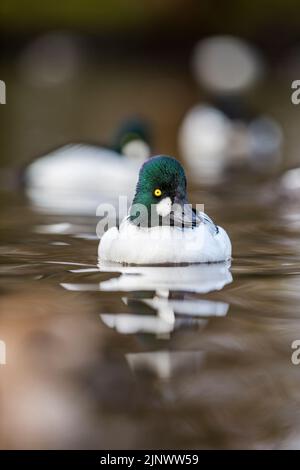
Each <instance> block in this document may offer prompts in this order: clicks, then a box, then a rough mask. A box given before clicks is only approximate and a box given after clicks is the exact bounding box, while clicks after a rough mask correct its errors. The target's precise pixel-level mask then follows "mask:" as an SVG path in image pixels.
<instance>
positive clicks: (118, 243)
mask: <svg viewBox="0 0 300 470" xmlns="http://www.w3.org/2000/svg"><path fill="white" fill-rule="evenodd" d="M98 235H101V234H98ZM231 252H232V248H231V242H230V239H229V236H228V235H227V233H226V231H225V230H224V229H223V228H222V227H219V226H217V225H215V223H214V222H213V221H212V220H211V219H210V217H208V216H207V215H206V214H205V213H204V212H202V211H197V210H194V209H193V208H192V207H191V205H189V204H188V199H187V180H186V176H185V171H184V169H183V167H182V165H181V164H180V163H179V161H178V160H176V159H175V158H173V157H170V156H167V155H158V156H154V157H152V158H150V159H149V160H148V161H146V162H145V163H144V164H143V165H142V166H141V169H140V171H139V176H138V182H137V185H136V191H135V196H134V198H133V201H132V204H131V206H130V208H129V211H128V214H127V216H126V217H125V218H124V219H123V220H122V222H121V224H120V226H119V227H116V226H114V227H111V228H109V229H108V230H106V231H105V232H104V234H103V236H102V237H101V239H100V243H99V249H98V255H99V259H100V260H103V261H112V262H118V263H122V264H134V265H140V264H142V265H160V264H171V265H172V264H184V263H215V262H222V261H226V260H230V259H231Z"/></svg>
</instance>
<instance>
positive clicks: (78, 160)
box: [24, 118, 150, 215]
mask: <svg viewBox="0 0 300 470" xmlns="http://www.w3.org/2000/svg"><path fill="white" fill-rule="evenodd" d="M149 141H150V137H149V129H148V125H147V123H146V122H145V121H143V120H142V119H139V118H134V119H129V120H128V121H127V122H125V123H124V124H123V125H122V127H121V128H120V129H119V130H118V131H117V133H116V135H115V137H114V139H113V144H112V145H111V146H99V145H96V144H86V143H71V144H68V145H64V146H63V147H60V148H58V149H56V150H54V151H52V152H50V153H48V154H47V155H45V156H42V157H40V158H38V159H36V160H34V161H33V162H32V163H30V164H29V165H28V167H27V168H26V170H25V173H24V183H25V190H26V194H27V196H28V197H29V199H30V201H31V203H32V204H33V206H34V207H35V208H37V209H39V210H42V211H45V212H50V213H61V214H73V215H81V214H82V215H95V214H96V209H97V206H98V205H99V203H100V202H101V201H103V200H105V201H106V202H110V203H113V204H114V203H116V202H117V200H118V197H119V195H122V196H123V195H124V196H128V197H129V198H131V197H132V195H133V194H132V191H133V189H134V187H135V184H136V180H137V176H138V171H139V167H140V166H141V164H142V163H143V162H144V161H145V160H146V159H147V158H149V157H150V144H149Z"/></svg>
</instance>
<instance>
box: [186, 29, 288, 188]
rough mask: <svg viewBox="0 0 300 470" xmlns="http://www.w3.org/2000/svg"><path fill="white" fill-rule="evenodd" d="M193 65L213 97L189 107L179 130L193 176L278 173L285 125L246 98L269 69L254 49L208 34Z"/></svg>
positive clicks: (216, 178) (214, 179)
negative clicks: (251, 107)
mask: <svg viewBox="0 0 300 470" xmlns="http://www.w3.org/2000/svg"><path fill="white" fill-rule="evenodd" d="M192 69H193V75H194V77H195V79H196V81H197V83H198V85H199V87H200V88H201V89H204V90H205V91H206V92H207V93H208V95H209V99H208V101H207V102H206V103H205V102H203V103H200V104H197V105H195V106H194V107H192V109H190V110H189V111H188V112H187V114H186V115H185V117H184V119H183V121H182V124H181V127H180V130H179V149H180V152H181V155H182V158H183V160H184V161H185V163H186V165H187V167H188V169H190V170H191V175H193V176H194V178H197V180H199V179H201V180H202V181H203V182H205V183H208V184H214V183H218V182H219V181H220V180H222V179H223V178H224V177H225V176H227V177H228V176H231V175H232V174H235V173H236V170H239V174H240V173H241V171H245V170H246V173H247V174H249V172H250V173H251V172H252V173H254V174H255V175H268V174H272V173H274V172H276V170H278V168H279V166H280V163H281V145H282V131H281V128H280V125H279V124H278V123H277V122H276V121H275V120H274V119H272V118H271V117H270V116H268V115H265V114H258V113H255V112H253V111H252V110H251V109H250V107H249V106H247V105H246V103H245V100H244V95H245V93H246V92H247V91H248V90H249V89H250V88H251V87H253V86H254V85H255V84H256V83H257V82H258V80H259V78H260V77H261V76H262V73H263V63H262V59H261V58H260V57H259V56H258V54H257V52H256V51H255V50H254V48H253V47H251V46H250V45H248V44H247V43H245V42H244V41H242V40H241V39H238V38H234V37H232V36H216V37H212V38H208V39H205V40H203V41H200V42H199V43H198V44H197V45H196V47H195V50H194V52H193V56H192Z"/></svg>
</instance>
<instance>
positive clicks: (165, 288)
mask: <svg viewBox="0 0 300 470" xmlns="http://www.w3.org/2000/svg"><path fill="white" fill-rule="evenodd" d="M99 269H100V271H103V272H118V273H120V274H121V275H120V276H119V277H114V278H112V279H109V280H106V281H103V282H101V283H100V285H99V288H100V290H101V291H109V292H120V291H121V292H122V291H124V292H126V293H127V295H126V297H123V301H124V302H125V303H126V304H127V306H128V308H129V309H130V310H131V311H130V313H114V314H111V313H103V314H101V315H100V317H101V320H102V321H103V322H104V323H105V325H106V326H108V327H109V328H114V329H115V330H116V331H117V332H118V333H120V334H125V335H128V334H138V335H139V338H140V339H141V340H142V342H143V345H144V349H147V350H146V351H145V350H143V351H141V352H134V353H131V352H129V353H127V354H126V360H127V362H128V364H129V367H130V368H131V369H132V370H133V371H135V372H141V371H142V372H144V371H149V372H151V373H154V374H155V375H157V377H159V378H160V379H168V378H170V376H171V375H172V374H173V373H175V371H176V370H177V368H178V367H181V365H182V364H183V363H185V362H186V361H187V362H188V363H189V367H191V366H192V365H194V366H195V367H198V365H199V360H200V362H201V361H202V356H203V352H202V351H171V350H169V349H168V348H167V346H166V345H167V344H168V343H166V342H164V343H163V344H164V346H163V348H162V349H161V342H162V341H167V340H169V339H170V337H171V333H173V332H174V333H175V332H178V331H181V330H188V329H191V328H192V329H195V328H196V329H199V328H203V327H205V326H206V325H207V323H208V322H209V319H210V318H212V317H224V316H226V315H227V313H228V310H229V304H228V303H226V302H222V301H216V300H207V299H200V298H198V297H195V295H194V294H208V293H209V292H212V291H219V290H221V289H222V288H223V287H224V286H225V285H227V284H229V283H231V282H232V275H231V272H230V262H226V263H214V264H198V265H196V264H192V265H186V266H143V267H142V266H122V265H120V264H118V263H107V262H102V261H101V262H100V263H99ZM153 292H154V293H155V294H154V295H153V294H152V293H153ZM157 347H158V348H159V349H157ZM194 366H193V367H194Z"/></svg>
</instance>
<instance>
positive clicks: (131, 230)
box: [99, 219, 231, 264]
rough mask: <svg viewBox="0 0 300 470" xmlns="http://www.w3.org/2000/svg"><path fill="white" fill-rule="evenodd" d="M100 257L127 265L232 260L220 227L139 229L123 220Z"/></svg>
mask: <svg viewBox="0 0 300 470" xmlns="http://www.w3.org/2000/svg"><path fill="white" fill-rule="evenodd" d="M99 257H100V259H103V260H106V261H114V262H119V263H129V264H164V263H208V262H219V261H225V260H228V259H230V258H231V242H230V239H229V237H228V235H227V233H226V232H225V230H223V229H222V228H221V227H219V231H218V233H212V232H211V230H210V229H209V227H208V225H206V224H204V223H202V224H200V225H199V226H198V227H196V228H194V229H185V230H184V231H183V230H181V229H180V228H177V227H169V226H163V227H151V228H139V227H136V226H135V225H134V224H131V223H130V222H129V221H128V220H127V219H125V220H124V221H123V222H122V224H121V226H120V229H119V230H118V229H117V228H116V227H113V228H111V229H110V230H108V231H107V232H106V233H105V234H104V235H103V237H102V239H101V241H100V245H99Z"/></svg>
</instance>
